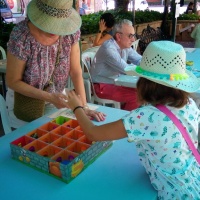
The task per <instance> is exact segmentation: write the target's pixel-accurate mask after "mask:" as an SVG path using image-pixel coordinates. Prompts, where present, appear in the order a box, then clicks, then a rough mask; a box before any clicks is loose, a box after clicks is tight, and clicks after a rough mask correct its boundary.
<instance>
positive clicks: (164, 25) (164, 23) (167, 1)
mask: <svg viewBox="0 0 200 200" xmlns="http://www.w3.org/2000/svg"><path fill="white" fill-rule="evenodd" d="M169 5H170V0H165V2H164V14H163V20H162V24H161V30H162V32H163V33H164V34H165V35H167V32H168V27H167V17H168V8H169Z"/></svg>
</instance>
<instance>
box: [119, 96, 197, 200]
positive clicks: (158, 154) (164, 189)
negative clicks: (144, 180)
mask: <svg viewBox="0 0 200 200" xmlns="http://www.w3.org/2000/svg"><path fill="white" fill-rule="evenodd" d="M167 107H168V108H169V109H170V110H171V111H172V112H173V113H174V114H175V116H177V117H178V118H179V120H180V121H181V123H183V125H184V126H185V127H186V128H187V132H188V133H189V135H190V137H191V140H192V141H193V143H194V145H195V146H196V147H197V146H198V124H199V122H200V111H199V109H198V108H197V106H196V104H195V102H194V101H193V100H192V99H190V102H189V103H188V104H187V105H186V106H184V107H183V108H180V109H177V108H172V107H169V106H167ZM122 120H123V123H124V126H125V129H126V132H127V134H128V138H129V141H134V142H135V143H136V148H137V151H138V155H139V158H140V161H141V162H142V164H143V166H144V167H145V169H146V172H147V173H148V175H149V177H150V180H151V183H152V185H153V187H154V188H155V189H156V190H157V191H158V199H162V200H186V199H188V200H189V199H192V200H194V199H195V200H197V199H200V190H199V186H200V165H199V164H198V163H197V161H196V159H195V157H194V156H193V154H192V152H191V150H190V149H189V147H188V145H187V143H186V141H185V139H184V138H183V137H182V134H181V133H180V132H179V130H178V128H177V127H176V126H175V125H174V124H173V122H172V121H171V120H170V119H169V118H168V117H167V116H166V115H165V114H164V113H163V112H161V111H159V110H158V109H157V108H156V107H154V106H151V105H148V106H144V107H140V108H138V109H136V110H134V111H132V112H131V113H130V114H128V115H127V116H125V117H124V118H123V119H122Z"/></svg>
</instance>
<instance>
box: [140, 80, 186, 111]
mask: <svg viewBox="0 0 200 200" xmlns="http://www.w3.org/2000/svg"><path fill="white" fill-rule="evenodd" d="M137 95H138V101H139V102H140V104H141V105H142V104H146V103H149V104H152V105H154V106H155V105H156V104H163V105H165V104H167V105H169V106H173V107H176V108H181V107H183V106H184V105H186V104H187V103H188V101H189V96H190V93H187V92H184V91H182V90H179V89H175V88H171V87H167V86H164V85H161V84H158V83H155V82H153V81H150V80H148V79H146V78H142V77H140V78H139V80H138V82H137Z"/></svg>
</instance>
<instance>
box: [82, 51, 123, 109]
mask: <svg viewBox="0 0 200 200" xmlns="http://www.w3.org/2000/svg"><path fill="white" fill-rule="evenodd" d="M95 54H96V52H93V51H91V52H90V51H89V52H83V53H82V62H83V66H84V67H85V69H86V71H87V74H88V78H89V81H90V84H91V90H92V91H91V92H92V93H93V96H94V101H95V102H97V103H100V104H102V105H104V106H105V105H106V104H113V105H114V107H115V108H119V109H120V107H121V105H120V102H116V101H113V100H110V99H101V98H99V97H98V96H97V95H96V93H95V89H94V85H93V82H92V77H91V75H90V71H89V70H90V67H91V64H92V61H93V60H94V57H95ZM91 92H90V94H91ZM90 99H91V97H90Z"/></svg>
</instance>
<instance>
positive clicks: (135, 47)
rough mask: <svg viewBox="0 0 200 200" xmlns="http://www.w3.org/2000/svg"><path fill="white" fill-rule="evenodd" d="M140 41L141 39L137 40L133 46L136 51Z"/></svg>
mask: <svg viewBox="0 0 200 200" xmlns="http://www.w3.org/2000/svg"><path fill="white" fill-rule="evenodd" d="M139 41H140V39H137V40H135V41H134V42H133V43H132V45H131V46H132V47H133V49H135V50H136V51H137V48H138V44H139Z"/></svg>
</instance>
